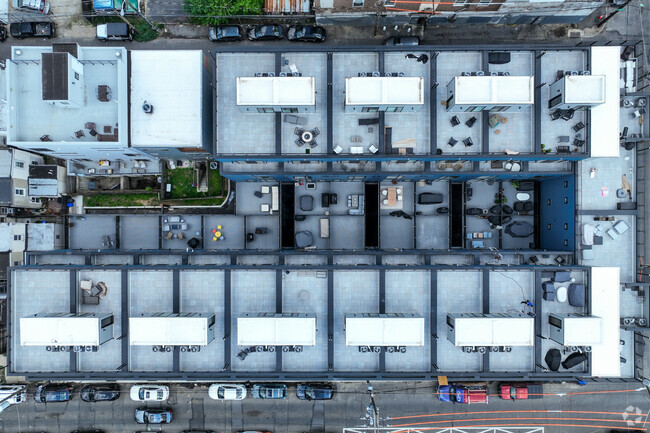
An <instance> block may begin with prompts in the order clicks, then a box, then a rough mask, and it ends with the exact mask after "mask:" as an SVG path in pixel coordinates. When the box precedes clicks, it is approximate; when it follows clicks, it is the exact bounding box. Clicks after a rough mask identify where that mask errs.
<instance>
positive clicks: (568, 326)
mask: <svg viewBox="0 0 650 433" xmlns="http://www.w3.org/2000/svg"><path fill="white" fill-rule="evenodd" d="M563 321H564V327H563V330H564V342H563V344H564V345H565V346H594V345H596V344H602V342H603V320H602V319H601V318H600V317H589V316H588V317H565V318H564V320H563Z"/></svg>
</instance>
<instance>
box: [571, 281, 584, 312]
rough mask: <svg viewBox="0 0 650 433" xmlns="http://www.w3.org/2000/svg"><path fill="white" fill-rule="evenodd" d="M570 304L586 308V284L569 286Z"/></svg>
mask: <svg viewBox="0 0 650 433" xmlns="http://www.w3.org/2000/svg"><path fill="white" fill-rule="evenodd" d="M569 304H570V305H573V306H574V307H584V306H585V286H584V284H574V283H572V284H570V285H569Z"/></svg>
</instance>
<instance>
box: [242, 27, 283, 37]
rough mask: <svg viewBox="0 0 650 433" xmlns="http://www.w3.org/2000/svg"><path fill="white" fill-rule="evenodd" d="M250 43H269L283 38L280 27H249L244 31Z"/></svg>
mask: <svg viewBox="0 0 650 433" xmlns="http://www.w3.org/2000/svg"><path fill="white" fill-rule="evenodd" d="M246 35H247V36H248V39H250V40H251V41H270V40H279V39H282V38H284V28H283V27H282V26H251V27H249V28H248V30H247V31H246Z"/></svg>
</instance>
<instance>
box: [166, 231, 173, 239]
mask: <svg viewBox="0 0 650 433" xmlns="http://www.w3.org/2000/svg"><path fill="white" fill-rule="evenodd" d="M173 237H174V232H167V234H166V235H165V239H167V240H170V239H171V238H173Z"/></svg>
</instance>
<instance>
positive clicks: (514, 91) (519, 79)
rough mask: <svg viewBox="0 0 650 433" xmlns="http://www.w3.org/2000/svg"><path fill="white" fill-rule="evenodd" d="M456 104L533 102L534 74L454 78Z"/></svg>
mask: <svg viewBox="0 0 650 433" xmlns="http://www.w3.org/2000/svg"><path fill="white" fill-rule="evenodd" d="M453 83H454V87H455V93H454V101H455V103H456V105H475V104H485V105H493V104H506V105H515V104H532V103H534V101H535V78H534V77H532V76H512V75H511V76H465V77H463V76H460V77H454V79H453Z"/></svg>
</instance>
